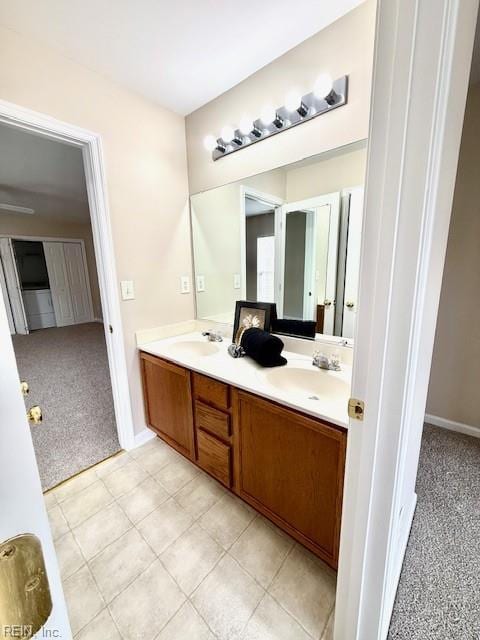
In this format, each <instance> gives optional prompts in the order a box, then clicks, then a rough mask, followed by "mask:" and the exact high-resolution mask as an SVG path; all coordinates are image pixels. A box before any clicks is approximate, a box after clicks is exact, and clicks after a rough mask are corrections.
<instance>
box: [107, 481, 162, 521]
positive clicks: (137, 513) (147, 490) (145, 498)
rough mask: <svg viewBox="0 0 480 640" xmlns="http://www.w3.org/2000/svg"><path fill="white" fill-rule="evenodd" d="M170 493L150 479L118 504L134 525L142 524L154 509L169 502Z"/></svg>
mask: <svg viewBox="0 0 480 640" xmlns="http://www.w3.org/2000/svg"><path fill="white" fill-rule="evenodd" d="M169 497H170V495H169V493H167V491H165V489H164V488H163V487H162V486H161V485H160V483H159V482H157V481H156V480H154V479H153V478H150V477H148V478H147V479H146V480H144V481H143V482H141V483H140V484H139V485H138V486H137V487H135V489H132V491H129V492H128V493H126V494H125V495H124V496H122V497H121V498H119V499H118V504H119V505H120V506H121V507H122V509H123V510H124V511H125V513H126V514H127V516H128V517H129V518H130V520H131V521H132V522H134V523H137V522H140V520H143V518H145V516H148V514H149V513H152V511H153V510H154V509H156V508H157V507H159V506H160V505H161V504H162V503H163V502H165V501H166V500H168V498H169Z"/></svg>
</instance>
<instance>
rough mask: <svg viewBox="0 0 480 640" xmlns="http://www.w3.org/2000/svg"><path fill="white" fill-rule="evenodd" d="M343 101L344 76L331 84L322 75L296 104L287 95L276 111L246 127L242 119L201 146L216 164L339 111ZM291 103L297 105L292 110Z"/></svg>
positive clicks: (268, 110) (345, 90) (267, 111)
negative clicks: (208, 152) (203, 146)
mask: <svg viewBox="0 0 480 640" xmlns="http://www.w3.org/2000/svg"><path fill="white" fill-rule="evenodd" d="M347 101H348V76H343V77H341V78H338V79H337V80H335V81H334V82H332V80H331V79H330V78H329V76H327V75H322V76H320V77H319V78H318V79H317V82H316V83H315V87H314V90H313V91H312V92H311V93H307V94H306V95H304V96H300V95H299V96H298V100H292V94H289V96H287V101H286V102H287V104H286V105H285V106H282V107H279V108H278V109H274V108H273V107H266V108H265V109H264V111H263V112H262V115H261V117H260V118H258V119H257V120H254V121H252V122H250V123H249V122H246V121H245V119H244V120H242V122H241V123H240V126H239V127H238V128H237V129H234V128H233V127H229V126H227V127H224V128H223V129H222V133H221V135H220V137H219V138H215V136H212V135H209V136H207V137H206V138H205V140H204V145H205V147H206V149H207V150H208V151H211V153H212V158H213V160H218V159H219V158H224V157H225V156H228V155H230V154H231V153H235V151H240V149H245V148H246V147H249V146H251V145H252V144H255V143H256V142H260V141H261V140H265V139H266V138H270V137H271V136H274V135H276V134H277V133H280V132H281V131H286V130H287V129H291V128H292V127H296V126H297V125H298V124H302V122H308V121H309V120H313V118H316V117H317V116H320V115H322V114H323V113H327V112H328V111H331V110H332V109H336V108H337V107H342V106H343V105H345V104H347ZM294 102H297V104H296V105H295V106H294V104H293V103H294ZM223 135H225V138H224V137H223Z"/></svg>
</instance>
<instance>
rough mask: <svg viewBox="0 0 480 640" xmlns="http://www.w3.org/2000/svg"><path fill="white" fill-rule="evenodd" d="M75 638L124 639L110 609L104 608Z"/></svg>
mask: <svg viewBox="0 0 480 640" xmlns="http://www.w3.org/2000/svg"><path fill="white" fill-rule="evenodd" d="M75 640H122V637H121V636H120V634H119V632H118V629H117V627H116V626H115V623H114V622H113V620H112V617H111V615H110V613H109V611H108V609H104V610H103V611H101V612H100V613H99V614H98V616H96V617H95V618H94V619H93V620H92V621H91V622H89V623H88V624H87V626H86V627H85V628H84V629H82V630H81V631H80V633H79V634H78V636H75Z"/></svg>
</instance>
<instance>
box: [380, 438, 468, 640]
mask: <svg viewBox="0 0 480 640" xmlns="http://www.w3.org/2000/svg"><path fill="white" fill-rule="evenodd" d="M417 494H418V503H417V509H416V512H415V517H414V520H413V526H412V531H411V533H410V539H409V541H408V547H407V553H406V555H405V563H404V565H403V569H402V575H401V578H400V584H399V587H398V592H397V598H396V601H395V606H394V610H393V617H392V623H391V626H390V633H389V635H388V640H479V639H480V546H479V536H480V498H479V496H480V439H479V438H472V437H470V436H464V435H462V434H460V433H453V432H451V431H446V430H445V429H440V428H438V427H432V426H429V425H426V426H425V429H424V433H423V441H422V451H421V455H420V466H419V469H418V478H417Z"/></svg>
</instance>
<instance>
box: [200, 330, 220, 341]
mask: <svg viewBox="0 0 480 640" xmlns="http://www.w3.org/2000/svg"><path fill="white" fill-rule="evenodd" d="M202 336H205V337H206V338H207V340H208V341H209V342H223V338H222V336H221V334H220V332H219V331H203V332H202Z"/></svg>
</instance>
